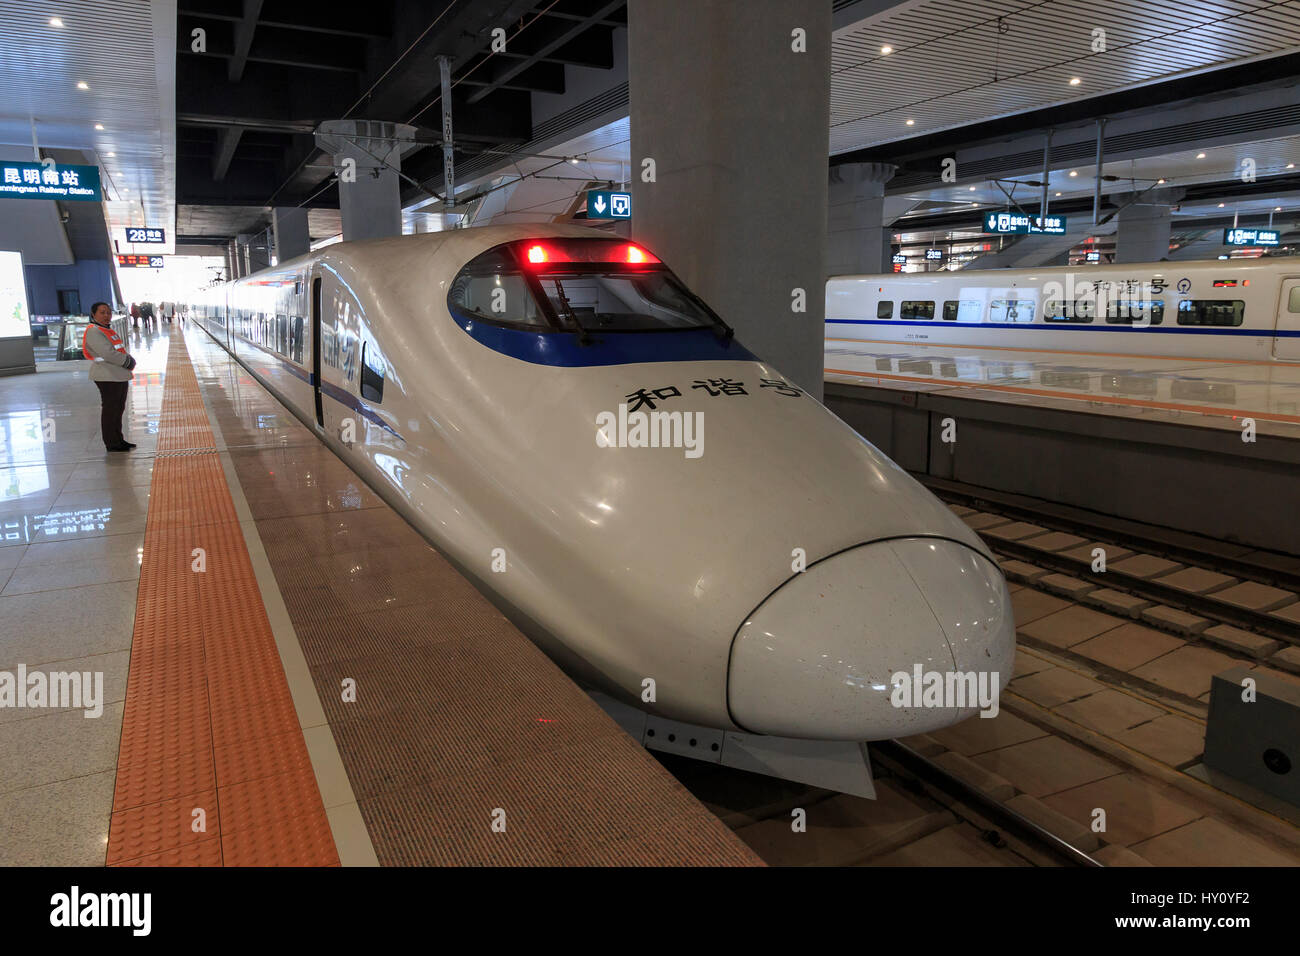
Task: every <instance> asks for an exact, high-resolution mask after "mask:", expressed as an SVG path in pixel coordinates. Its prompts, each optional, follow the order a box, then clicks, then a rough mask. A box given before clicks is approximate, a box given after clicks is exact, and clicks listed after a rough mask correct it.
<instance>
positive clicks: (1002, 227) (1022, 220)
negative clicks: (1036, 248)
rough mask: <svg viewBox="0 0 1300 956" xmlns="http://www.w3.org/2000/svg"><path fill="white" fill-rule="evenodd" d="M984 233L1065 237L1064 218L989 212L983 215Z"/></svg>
mask: <svg viewBox="0 0 1300 956" xmlns="http://www.w3.org/2000/svg"><path fill="white" fill-rule="evenodd" d="M984 231H985V232H995V233H998V234H1000V235H1007V234H1010V233H1033V234H1042V235H1048V236H1063V235H1065V217H1064V216H1047V217H1046V218H1045V219H1044V217H1042V216H1027V215H1025V214H1024V213H1019V212H990V213H985V214H984Z"/></svg>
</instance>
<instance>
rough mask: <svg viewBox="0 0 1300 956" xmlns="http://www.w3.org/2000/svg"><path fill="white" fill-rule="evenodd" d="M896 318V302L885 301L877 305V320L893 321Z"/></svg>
mask: <svg viewBox="0 0 1300 956" xmlns="http://www.w3.org/2000/svg"><path fill="white" fill-rule="evenodd" d="M893 317H894V300H893V299H884V300H882V301H880V302H877V303H876V318H878V319H892V318H893Z"/></svg>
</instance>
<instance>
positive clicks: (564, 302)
mask: <svg viewBox="0 0 1300 956" xmlns="http://www.w3.org/2000/svg"><path fill="white" fill-rule="evenodd" d="M551 281H552V282H554V283H555V293H556V295H558V296H559V297H560V306H561V308H562V310H563V312H564V315H565V318H567V319H568V320H569V321H570V322H572V323H573V326H574V328H575V329H576V330H577V333H578V344H579V345H588V344H590V342H591V336H589V335H588V334H587V329H586V327H584V326H583V324H582V323H581V322H579V321H578V314H577V313H576V312H574V311H573V306H572V305H571V304H570V303H569V297H568V296H567V295H565V294H564V286H563V285H561V284H560V280H559V279H558V278H554V277H553V278H552V279H551Z"/></svg>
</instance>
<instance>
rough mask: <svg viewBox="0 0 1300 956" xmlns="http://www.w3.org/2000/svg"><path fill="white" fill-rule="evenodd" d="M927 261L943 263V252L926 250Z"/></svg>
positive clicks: (940, 250)
mask: <svg viewBox="0 0 1300 956" xmlns="http://www.w3.org/2000/svg"><path fill="white" fill-rule="evenodd" d="M925 261H926V262H942V261H943V250H942V249H926V250H925Z"/></svg>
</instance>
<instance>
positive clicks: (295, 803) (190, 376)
mask: <svg viewBox="0 0 1300 956" xmlns="http://www.w3.org/2000/svg"><path fill="white" fill-rule="evenodd" d="M164 381H165V384H164V387H163V403H162V411H161V413H160V416H159V429H158V457H157V459H156V460H155V463H154V470H153V477H152V479H151V484H150V489H149V490H150V505H149V512H148V518H147V519H146V524H145V532H144V555H143V561H142V564H141V567H140V589H139V592H138V594H137V597H136V612H135V633H134V635H133V637H132V642H131V663H130V669H129V671H128V675H127V688H126V708H125V712H124V714H123V719H122V740H121V744H120V746H119V750H118V763H117V783H116V788H115V790H114V795H113V817H112V821H111V823H110V824H109V837H108V854H107V863H108V865H110V866H119V865H120V866H126V865H132V866H222V865H225V866H240V865H255V866H321V865H326V866H337V865H338V863H339V858H338V853H337V851H336V850H335V847H334V841H333V837H332V836H331V834H330V828H329V822H328V820H327V819H326V816H325V808H324V805H323V803H322V801H321V796H320V791H319V789H318V788H317V785H316V777H315V774H314V773H313V771H312V766H311V761H310V759H309V757H308V755H307V745H306V742H305V741H304V740H303V735H302V731H301V729H300V728H299V726H298V718H297V714H296V712H295V711H294V706H293V700H292V698H291V697H290V696H289V687H288V684H287V682H286V681H285V676H284V670H283V668H282V667H281V664H280V657H279V652H278V651H277V650H276V646H275V639H274V637H273V635H272V633H271V625H270V622H269V621H268V620H267V617H266V610H265V608H264V607H263V606H262V599H261V594H260V592H259V590H258V586H257V580H256V578H255V576H254V574H253V568H252V563H251V562H250V560H249V556H248V550H247V548H246V547H245V546H244V538H243V533H242V531H241V529H240V527H239V522H238V518H237V516H236V513H235V506H234V501H233V500H232V499H231V496H230V489H229V488H228V487H227V485H226V478H225V474H224V472H223V471H222V467H221V461H220V460H219V458H218V457H217V448H216V442H215V440H214V438H213V435H212V430H211V427H210V426H209V424H208V417H207V411H206V410H205V408H204V406H203V399H202V396H201V395H200V393H199V387H198V380H197V379H196V377H195V375H194V370H193V368H192V366H191V364H190V360H189V352H188V351H187V349H186V347H185V340H184V338H183V337H182V335H181V334H180V333H179V332H174V333H173V334H172V339H171V346H170V349H169V351H168V355H167V375H166V379H165V380H164ZM196 549H202V553H201V554H199V553H197V552H196ZM200 559H201V560H202V562H203V564H204V567H203V570H198V569H197V566H196V562H197V561H199V560H200Z"/></svg>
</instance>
